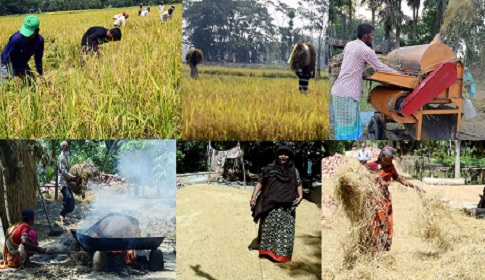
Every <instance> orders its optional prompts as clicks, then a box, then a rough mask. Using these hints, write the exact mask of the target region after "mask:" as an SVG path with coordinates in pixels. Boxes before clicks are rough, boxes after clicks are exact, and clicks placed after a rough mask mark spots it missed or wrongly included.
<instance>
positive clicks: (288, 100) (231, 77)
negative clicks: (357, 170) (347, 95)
mask: <svg viewBox="0 0 485 280" xmlns="http://www.w3.org/2000/svg"><path fill="white" fill-rule="evenodd" d="M183 79H184V82H183V85H182V86H183V89H182V95H183V97H182V102H183V112H182V115H183V118H182V119H183V128H182V137H183V139H185V140H194V139H197V140H203V139H205V140H209V139H210V140H234V139H237V140H277V139H285V140H321V139H327V137H328V136H327V133H328V77H327V76H324V78H323V79H319V80H315V79H311V80H310V85H309V94H308V95H302V94H300V93H299V91H298V78H297V77H296V75H295V73H293V72H292V71H290V70H277V69H271V70H265V69H242V68H229V67H214V66H201V67H199V79H198V80H193V79H191V78H190V76H189V67H188V66H186V65H184V66H183Z"/></svg>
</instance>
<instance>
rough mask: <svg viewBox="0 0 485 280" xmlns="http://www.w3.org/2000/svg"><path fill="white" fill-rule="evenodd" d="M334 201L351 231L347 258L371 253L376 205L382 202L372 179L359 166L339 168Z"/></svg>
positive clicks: (373, 178)
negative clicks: (349, 224) (371, 224)
mask: <svg viewBox="0 0 485 280" xmlns="http://www.w3.org/2000/svg"><path fill="white" fill-rule="evenodd" d="M334 195H335V199H336V200H337V203H338V204H339V205H341V207H342V209H343V210H344V212H345V214H346V216H347V218H349V220H350V223H351V226H352V227H353V230H352V231H351V234H350V236H349V240H348V241H349V242H347V244H346V245H347V246H348V247H347V250H348V253H349V257H351V259H354V256H355V251H356V249H357V248H358V251H359V252H361V253H367V252H373V251H375V247H374V246H373V245H372V244H373V243H374V242H373V239H375V237H374V236H373V228H372V227H369V221H373V220H374V217H375V214H376V209H377V207H378V206H377V202H378V201H382V200H383V199H384V197H383V195H382V193H381V191H380V190H379V188H378V185H377V184H376V183H375V177H374V176H373V175H371V174H370V172H369V171H368V170H367V169H366V168H365V167H363V166H362V165H360V164H358V163H356V162H350V163H347V164H344V165H342V166H340V167H339V168H338V169H337V171H336V173H335V192H334Z"/></svg>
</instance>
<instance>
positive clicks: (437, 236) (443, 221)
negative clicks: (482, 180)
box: [322, 179, 485, 280]
mask: <svg viewBox="0 0 485 280" xmlns="http://www.w3.org/2000/svg"><path fill="white" fill-rule="evenodd" d="M413 183H416V182H414V181H413ZM334 184H335V182H334V180H333V179H327V180H325V181H324V182H323V186H324V190H323V193H324V194H326V195H329V196H334V192H333V191H334V188H333V186H334ZM417 184H418V185H420V186H421V185H422V184H421V183H419V182H418V183H417ZM424 189H425V190H426V191H427V194H426V195H424V196H419V195H418V194H417V193H416V192H414V191H413V190H411V189H408V188H404V187H401V186H400V184H398V183H393V184H391V187H390V192H391V194H392V201H393V206H392V207H393V216H394V217H393V218H394V234H393V239H392V247H391V250H390V251H389V252H380V253H376V254H374V255H373V254H361V255H355V256H354V258H353V259H351V260H350V261H349V259H348V258H347V259H346V258H345V257H346V250H345V248H346V247H348V245H349V243H350V242H351V241H350V240H349V239H348V237H349V236H350V234H351V230H352V226H351V223H350V221H349V219H348V218H347V217H346V216H345V214H344V213H343V210H342V209H340V208H338V207H337V205H333V206H330V207H329V205H328V204H326V203H324V205H323V207H322V209H323V221H324V227H323V232H322V241H323V242H322V257H323V260H322V279H457V280H458V279H470V280H471V279H476V280H478V279H483V275H484V273H485V269H484V268H483V265H482V260H483V254H484V253H485V237H484V236H483V232H484V230H485V221H484V220H477V219H475V218H472V217H469V216H467V215H465V213H464V212H462V211H460V209H457V208H452V207H451V206H450V205H451V204H449V203H446V202H442V201H440V199H441V198H444V199H447V200H451V201H452V202H454V203H453V204H454V205H461V204H463V205H464V204H469V203H471V202H475V203H476V202H478V199H479V197H478V194H480V193H481V190H482V189H483V186H466V187H464V186H424ZM436 198H438V199H436Z"/></svg>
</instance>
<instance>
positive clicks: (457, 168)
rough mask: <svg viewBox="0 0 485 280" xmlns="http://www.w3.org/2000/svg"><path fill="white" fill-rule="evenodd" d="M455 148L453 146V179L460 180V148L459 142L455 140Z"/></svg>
mask: <svg viewBox="0 0 485 280" xmlns="http://www.w3.org/2000/svg"><path fill="white" fill-rule="evenodd" d="M455 143H456V146H455V179H458V178H460V146H461V141H460V140H456V141H455Z"/></svg>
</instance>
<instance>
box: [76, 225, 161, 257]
mask: <svg viewBox="0 0 485 280" xmlns="http://www.w3.org/2000/svg"><path fill="white" fill-rule="evenodd" d="M85 231H86V230H83V229H79V230H77V229H71V233H72V235H73V236H74V238H76V240H77V242H78V243H79V245H80V246H81V247H82V248H84V249H85V250H87V251H90V252H95V251H126V250H151V249H156V248H158V247H159V246H160V244H162V242H163V239H164V238H165V237H133V238H96V237H91V236H87V235H84V234H83V233H84V232H85Z"/></svg>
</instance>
